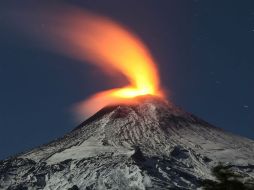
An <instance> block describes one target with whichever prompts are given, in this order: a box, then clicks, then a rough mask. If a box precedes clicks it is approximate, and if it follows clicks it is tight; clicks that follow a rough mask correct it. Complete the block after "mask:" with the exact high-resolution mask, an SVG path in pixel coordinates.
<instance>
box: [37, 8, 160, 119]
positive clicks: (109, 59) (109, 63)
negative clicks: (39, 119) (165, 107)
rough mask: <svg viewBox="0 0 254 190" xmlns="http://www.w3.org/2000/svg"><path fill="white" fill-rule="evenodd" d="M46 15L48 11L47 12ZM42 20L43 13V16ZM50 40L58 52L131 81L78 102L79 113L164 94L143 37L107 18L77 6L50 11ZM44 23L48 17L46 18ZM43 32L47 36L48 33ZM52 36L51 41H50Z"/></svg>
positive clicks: (88, 113)
mask: <svg viewBox="0 0 254 190" xmlns="http://www.w3.org/2000/svg"><path fill="white" fill-rule="evenodd" d="M44 15H45V13H44ZM40 19H41V16H40ZM46 19H48V20H46V23H47V27H46V28H45V29H44V30H43V32H46V39H47V43H51V45H52V47H54V49H55V50H57V51H58V52H61V53H64V54H67V55H69V56H72V57H73V58H78V59H80V60H82V61H83V60H85V61H87V62H89V63H92V64H96V65H97V66H99V67H100V68H102V69H103V70H104V71H106V72H108V71H110V72H111V73H112V72H120V73H121V74H122V75H124V76H125V77H126V78H127V79H128V81H129V84H128V85H126V86H124V87H122V88H116V89H111V90H106V91H103V92H99V93H97V94H95V95H93V96H91V97H90V98H89V99H88V100H85V101H83V102H81V103H79V104H78V105H77V110H78V112H79V114H80V115H86V116H87V115H91V114H92V113H94V112H95V111H98V109H100V108H102V107H103V106H105V105H108V104H115V103H119V102H121V103H122V102H126V101H132V100H133V98H134V97H136V96H140V95H146V94H150V95H156V96H163V93H162V91H161V89H160V81H159V75H158V70H157V67H156V64H155V62H154V60H153V58H152V56H151V54H150V53H149V50H148V49H147V48H146V46H145V45H144V44H143V43H142V42H141V40H140V39H139V38H138V37H137V36H135V35H134V34H133V33H131V32H130V31H128V30H127V29H126V28H125V27H123V26H122V25H120V24H119V23H116V22H114V21H112V20H110V19H108V18H105V17H102V16H98V15H94V14H92V13H89V12H84V11H83V10H77V9H71V10H70V9H67V10H62V11H60V12H58V13H57V14H56V12H54V13H53V12H49V11H48V12H47V18H46ZM41 22H45V18H44V19H43V21H41ZM39 33H40V37H41V35H44V36H45V33H41V32H39ZM49 39H50V40H49Z"/></svg>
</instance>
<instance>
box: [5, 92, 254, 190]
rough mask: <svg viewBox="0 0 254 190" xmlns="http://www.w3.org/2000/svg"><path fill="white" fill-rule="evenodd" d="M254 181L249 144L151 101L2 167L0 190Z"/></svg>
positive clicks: (113, 109) (108, 111)
mask: <svg viewBox="0 0 254 190" xmlns="http://www.w3.org/2000/svg"><path fill="white" fill-rule="evenodd" d="M219 162H223V163H225V164H227V165H231V166H232V168H233V169H234V170H235V171H236V172H238V173H241V175H244V176H245V177H246V179H249V178H254V141H252V140H249V139H246V138H243V137H239V136H235V135H232V134H230V133H227V132H225V131H223V130H221V129H219V128H216V127H214V126H211V125H210V124H208V123H206V122H205V121H203V120H201V119H199V118H197V117H195V116H194V115H192V114H189V113H186V112H184V111H183V110H181V109H179V108H177V107H175V106H173V105H170V104H168V103H167V102H165V101H164V100H161V99H159V98H155V97H140V98H139V99H138V103H137V104H132V105H116V106H109V107H106V108H104V109H102V110H100V111H99V112H98V113H96V114H95V115H94V116H92V117H91V118H89V119H88V120H86V121H85V122H83V123H82V124H81V125H80V126H78V127H77V128H75V129H74V130H73V131H71V132H70V133H68V134H66V135H65V136H64V137H62V138H60V139H57V140H55V141H53V142H51V143H49V144H46V145H43V146H41V147H38V148H35V149H33V150H31V151H28V152H25V153H22V154H19V155H17V156H15V157H11V158H9V159H6V160H3V161H0V189H8V190H14V189H17V190H20V189H28V190H30V189H31V190H32V189H45V190H46V189H47V190H51V189H52V190H53V189H54V190H55V189H57V190H58V189H59V190H64V189H70V190H77V189H80V190H83V189H87V190H92V189H103V190H104V189H112V190H116V189H121V190H124V189H126V190H127V189H140V190H142V189H156V190H159V189H197V188H200V186H201V185H200V184H201V181H202V180H203V179H213V176H212V175H211V168H212V167H214V166H216V165H217V164H218V163H219Z"/></svg>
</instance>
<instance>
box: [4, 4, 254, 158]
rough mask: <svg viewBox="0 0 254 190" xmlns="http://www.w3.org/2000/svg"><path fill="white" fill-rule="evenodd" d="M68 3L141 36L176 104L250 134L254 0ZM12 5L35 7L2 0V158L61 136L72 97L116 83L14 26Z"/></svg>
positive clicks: (253, 131) (253, 127)
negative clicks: (48, 48)
mask: <svg viewBox="0 0 254 190" xmlns="http://www.w3.org/2000/svg"><path fill="white" fill-rule="evenodd" d="M39 2H42V1H38V4H37V6H40V3H39ZM49 2H50V1H48V4H50V3H49ZM58 2H59V5H60V4H61V2H63V1H58ZM68 2H69V3H70V4H73V5H76V6H78V7H80V8H85V9H88V10H91V11H94V12H96V13H99V14H102V15H105V16H108V17H111V18H112V19H114V20H117V21H119V22H121V23H123V24H124V25H126V26H128V27H129V28H131V29H132V31H134V32H135V33H136V34H137V35H139V36H140V37H141V38H142V40H143V41H144V42H145V44H146V45H147V46H148V47H149V49H150V50H151V52H152V54H153V56H154V58H155V60H156V61H157V63H158V64H159V69H160V74H161V78H162V84H163V86H164V87H165V88H166V89H168V91H169V92H170V94H171V100H172V101H173V102H174V103H175V104H177V105H179V106H181V107H182V108H184V109H185V110H187V111H189V112H192V113H194V114H196V115H197V116H199V117H201V118H203V119H205V120H206V121H208V122H210V123H211V124H214V125H216V126H218V127H221V128H224V129H226V130H228V131H230V132H233V133H235V134H239V135H242V136H246V137H249V138H252V139H254V120H253V119H254V100H253V97H254V88H253V85H254V1H253V0H245V1H239V0H202V1H201V0H200V1H198V0H195V1H191V0H185V1H184V0H156V1H154V0H151V1H150V0H144V1H141V0H140V1H136V0H132V1H118V0H114V1H113V0H109V1H104V0H93V1H90V0H79V1H78V0H76V1H74V0H72V1H71V0H70V1H68ZM44 3H45V1H44ZM13 5H15V7H18V6H22V7H28V8H31V6H32V5H31V1H27V0H24V1H20V0H16V1H14V0H11V1H8V2H7V1H1V2H0V127H1V132H0V159H2V158H5V157H7V156H9V155H12V154H15V153H18V152H21V151H24V150H27V149H30V148H32V147H35V146H38V145H40V144H42V143H46V142H48V141H50V140H52V139H54V138H57V137H59V136H62V135H63V134H64V133H66V132H68V131H70V130H71V129H73V128H74V127H75V126H76V123H74V122H73V117H72V114H71V112H70V108H71V106H72V105H73V104H74V103H76V102H79V101H80V100H83V99H84V98H86V97H88V96H89V95H91V94H93V93H94V92H97V91H101V90H104V89H108V88H112V87H117V86H119V85H121V84H119V83H115V82H114V79H112V78H108V76H106V75H104V74H103V73H101V72H100V71H99V70H98V69H97V68H95V67H92V66H90V65H89V64H85V63H83V62H79V61H77V60H73V59H70V58H68V57H64V56H63V55H59V54H56V53H54V52H50V51H49V50H46V49H42V48H39V47H38V46H36V44H35V43H36V42H34V41H33V40H31V39H29V38H27V37H25V36H23V35H22V33H21V32H20V31H18V30H14V29H13V27H10V25H9V23H10V20H9V19H8V17H7V16H6V15H5V12H6V11H8V10H11V9H12V6H13ZM41 24H42V26H43V27H47V24H46V23H41ZM98 76H100V77H98Z"/></svg>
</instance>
